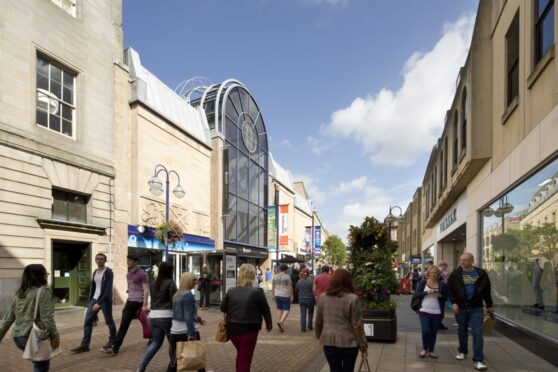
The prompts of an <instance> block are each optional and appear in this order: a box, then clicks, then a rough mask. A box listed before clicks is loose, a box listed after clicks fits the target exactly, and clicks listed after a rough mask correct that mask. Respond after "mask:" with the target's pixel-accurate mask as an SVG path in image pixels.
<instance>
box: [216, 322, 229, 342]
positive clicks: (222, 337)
mask: <svg viewBox="0 0 558 372" xmlns="http://www.w3.org/2000/svg"><path fill="white" fill-rule="evenodd" d="M215 341H217V342H227V341H229V335H228V334H227V316H226V315H225V316H224V317H223V319H221V321H220V322H219V324H218V325H217V332H215Z"/></svg>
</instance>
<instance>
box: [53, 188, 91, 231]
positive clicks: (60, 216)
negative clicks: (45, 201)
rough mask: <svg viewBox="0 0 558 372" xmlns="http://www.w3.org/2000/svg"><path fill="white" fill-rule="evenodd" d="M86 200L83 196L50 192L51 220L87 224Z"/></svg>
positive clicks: (55, 191)
mask: <svg viewBox="0 0 558 372" xmlns="http://www.w3.org/2000/svg"><path fill="white" fill-rule="evenodd" d="M88 199H89V198H88V197H87V196H85V195H80V194H74V193H71V192H66V191H62V190H57V189H54V190H52V219H53V220H61V221H69V222H80V223H87V202H88Z"/></svg>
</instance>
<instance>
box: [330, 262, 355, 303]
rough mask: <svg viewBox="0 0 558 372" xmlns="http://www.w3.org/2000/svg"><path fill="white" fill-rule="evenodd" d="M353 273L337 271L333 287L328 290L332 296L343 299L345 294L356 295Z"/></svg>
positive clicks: (334, 275) (342, 270)
mask: <svg viewBox="0 0 558 372" xmlns="http://www.w3.org/2000/svg"><path fill="white" fill-rule="evenodd" d="M354 292H355V289H354V287H353V279H352V276H351V273H350V272H349V271H347V270H346V269H337V270H335V271H334V273H333V275H332V277H331V285H330V287H329V288H328V289H327V294H328V295H330V296H337V297H341V296H342V295H343V293H354Z"/></svg>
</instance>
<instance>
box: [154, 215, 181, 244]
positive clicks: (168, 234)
mask: <svg viewBox="0 0 558 372" xmlns="http://www.w3.org/2000/svg"><path fill="white" fill-rule="evenodd" d="M183 235H184V232H183V231H182V228H181V227H180V225H179V224H177V223H176V222H174V221H172V220H171V221H168V222H163V223H162V224H160V225H159V226H157V227H156V229H155V237H156V238H157V239H158V240H160V241H162V242H164V243H165V244H167V243H170V244H174V243H175V242H177V241H179V240H182V238H183Z"/></svg>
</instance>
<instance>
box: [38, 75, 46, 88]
mask: <svg viewBox="0 0 558 372" xmlns="http://www.w3.org/2000/svg"><path fill="white" fill-rule="evenodd" d="M37 89H44V90H46V91H48V77H46V76H45V75H43V74H39V73H37Z"/></svg>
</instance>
